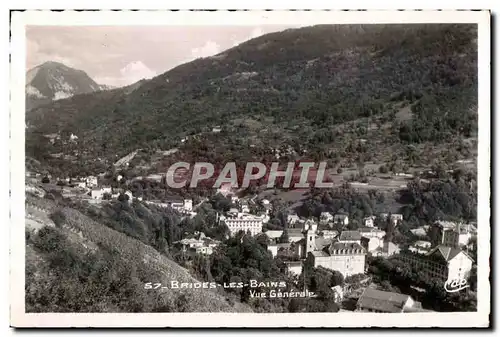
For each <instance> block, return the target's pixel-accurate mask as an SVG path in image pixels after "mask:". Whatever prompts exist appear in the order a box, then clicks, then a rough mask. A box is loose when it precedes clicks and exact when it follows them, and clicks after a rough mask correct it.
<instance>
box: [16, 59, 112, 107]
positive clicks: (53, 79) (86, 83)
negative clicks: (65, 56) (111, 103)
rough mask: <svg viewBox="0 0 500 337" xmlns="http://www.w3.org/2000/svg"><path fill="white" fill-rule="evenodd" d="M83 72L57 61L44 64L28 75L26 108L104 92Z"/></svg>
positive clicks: (31, 70)
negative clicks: (80, 95) (95, 92)
mask: <svg viewBox="0 0 500 337" xmlns="http://www.w3.org/2000/svg"><path fill="white" fill-rule="evenodd" d="M102 89H103V87H102V86H100V85H99V84H97V83H96V82H95V81H94V80H93V79H92V78H90V76H89V75H87V73H86V72H85V71H83V70H79V69H74V68H71V67H69V66H67V65H65V64H63V63H60V62H56V61H47V62H44V63H42V64H40V65H38V66H36V67H34V68H32V69H30V70H29V71H28V72H27V73H26V107H27V109H28V110H29V109H31V108H33V107H36V106H38V105H41V104H45V103H48V102H50V101H52V100H59V99H64V98H69V97H71V96H74V95H79V94H87V93H91V92H94V91H99V90H102Z"/></svg>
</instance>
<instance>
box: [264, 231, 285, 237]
mask: <svg viewBox="0 0 500 337" xmlns="http://www.w3.org/2000/svg"><path fill="white" fill-rule="evenodd" d="M264 234H265V235H267V237H268V238H270V239H276V238H279V237H281V235H282V234H283V231H280V230H270V231H266V232H264Z"/></svg>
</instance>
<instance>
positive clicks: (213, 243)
mask: <svg viewBox="0 0 500 337" xmlns="http://www.w3.org/2000/svg"><path fill="white" fill-rule="evenodd" d="M174 244H175V245H179V246H181V247H182V251H183V252H187V251H192V252H195V253H197V254H202V255H211V254H212V253H213V250H214V248H215V247H217V246H218V245H219V244H220V242H219V241H217V240H214V239H212V238H209V237H207V236H205V233H203V232H196V233H194V235H192V236H189V237H186V238H184V239H182V240H180V241H177V242H174Z"/></svg>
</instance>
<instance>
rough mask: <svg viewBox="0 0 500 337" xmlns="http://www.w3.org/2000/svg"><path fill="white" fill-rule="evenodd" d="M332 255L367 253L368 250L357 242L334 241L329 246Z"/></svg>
mask: <svg viewBox="0 0 500 337" xmlns="http://www.w3.org/2000/svg"><path fill="white" fill-rule="evenodd" d="M328 252H329V253H330V255H338V254H366V250H365V249H364V248H363V247H362V246H361V245H360V244H359V243H357V242H354V243H352V242H349V243H346V242H332V244H331V245H330V246H329V247H328Z"/></svg>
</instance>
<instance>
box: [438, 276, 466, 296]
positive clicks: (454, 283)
mask: <svg viewBox="0 0 500 337" xmlns="http://www.w3.org/2000/svg"><path fill="white" fill-rule="evenodd" d="M469 287H470V286H469V285H468V284H467V280H465V279H452V280H448V281H446V283H445V284H444V290H446V292H447V293H456V292H457V291H460V290H462V289H465V288H469Z"/></svg>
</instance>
